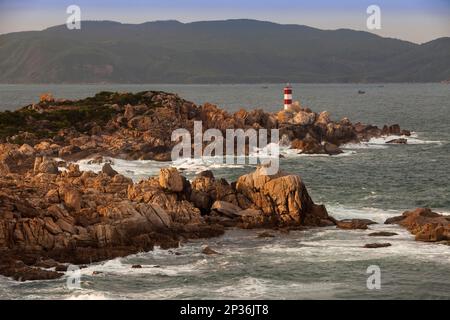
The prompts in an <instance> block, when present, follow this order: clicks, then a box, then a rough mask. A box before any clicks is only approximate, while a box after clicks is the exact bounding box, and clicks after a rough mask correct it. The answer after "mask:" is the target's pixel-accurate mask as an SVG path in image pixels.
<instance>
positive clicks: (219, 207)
mask: <svg viewBox="0 0 450 320" xmlns="http://www.w3.org/2000/svg"><path fill="white" fill-rule="evenodd" d="M211 210H215V211H217V212H219V213H220V214H222V215H225V216H227V217H229V218H236V217H238V216H239V212H241V211H242V210H241V208H239V207H238V206H237V205H234V204H232V203H230V202H226V201H216V202H214V203H213V205H212V207H211Z"/></svg>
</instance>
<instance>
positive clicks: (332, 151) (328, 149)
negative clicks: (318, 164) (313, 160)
mask: <svg viewBox="0 0 450 320" xmlns="http://www.w3.org/2000/svg"><path fill="white" fill-rule="evenodd" d="M323 149H324V150H325V153H328V154H329V155H337V154H341V153H342V152H343V151H342V150H341V149H340V148H339V147H338V146H337V145H335V144H332V143H325V145H324V146H323Z"/></svg>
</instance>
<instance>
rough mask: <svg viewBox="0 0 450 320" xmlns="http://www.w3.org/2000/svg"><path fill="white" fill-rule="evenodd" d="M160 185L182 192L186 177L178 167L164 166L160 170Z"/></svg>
mask: <svg viewBox="0 0 450 320" xmlns="http://www.w3.org/2000/svg"><path fill="white" fill-rule="evenodd" d="M159 185H160V186H161V188H163V189H166V190H169V191H173V192H181V191H183V189H184V179H183V177H182V176H181V174H180V173H179V172H178V170H177V169H176V168H163V169H161V170H160V172H159Z"/></svg>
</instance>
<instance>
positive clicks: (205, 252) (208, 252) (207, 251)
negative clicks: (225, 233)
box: [202, 246, 219, 255]
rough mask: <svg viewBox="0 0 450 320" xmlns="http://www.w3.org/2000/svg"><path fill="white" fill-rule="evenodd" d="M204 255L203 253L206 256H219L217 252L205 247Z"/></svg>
mask: <svg viewBox="0 0 450 320" xmlns="http://www.w3.org/2000/svg"><path fill="white" fill-rule="evenodd" d="M202 253H203V254H206V255H212V254H219V253H218V252H217V251H215V250H213V249H211V248H210V247H209V246H205V247H204V248H203V249H202Z"/></svg>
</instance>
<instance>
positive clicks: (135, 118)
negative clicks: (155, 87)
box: [0, 91, 410, 161]
mask: <svg viewBox="0 0 450 320" xmlns="http://www.w3.org/2000/svg"><path fill="white" fill-rule="evenodd" d="M194 121H202V126H203V130H206V129H209V128H214V129H219V130H221V131H222V132H223V133H225V130H226V129H249V128H254V129H259V128H266V129H275V128H276V129H279V136H280V138H281V139H282V140H283V141H284V142H286V143H289V144H290V145H291V148H293V149H298V150H299V152H302V153H308V154H311V153H313V154H317V153H324V154H331V155H333V154H339V153H341V152H342V150H341V149H340V148H339V146H341V145H343V144H345V143H350V142H352V143H358V142H360V141H365V140H368V139H370V138H373V137H379V136H382V135H405V136H409V135H410V132H409V131H407V130H402V129H401V128H400V126H399V125H398V124H393V125H385V126H383V128H378V127H377V126H374V125H369V124H362V123H356V124H353V123H351V121H350V120H349V119H347V118H344V119H342V120H340V121H332V120H331V118H330V114H329V113H328V112H327V111H324V112H321V113H316V112H313V111H312V110H311V109H309V108H307V107H304V108H302V107H300V104H299V103H298V102H297V103H294V104H293V105H292V107H291V109H290V110H282V111H280V112H277V113H269V112H264V111H263V110H261V109H256V110H252V111H246V110H243V109H241V110H239V111H237V112H235V113H233V114H230V113H228V112H226V111H225V110H222V109H220V108H219V107H217V106H216V105H213V104H210V103H205V104H203V105H200V106H198V105H196V104H194V103H192V102H190V101H186V100H184V99H182V98H180V97H179V96H178V95H176V94H170V93H165V92H159V91H144V92H139V93H136V94H132V93H114V92H100V93H98V94H96V95H95V96H94V97H89V98H86V99H81V100H66V99H54V98H53V97H52V95H50V94H44V95H42V96H41V98H40V101H39V102H38V103H36V104H31V105H28V106H25V107H23V108H21V109H19V110H17V111H14V112H8V111H7V112H2V113H0V142H3V143H5V142H9V143H14V144H19V145H22V144H28V145H30V146H32V147H33V148H34V149H35V150H36V152H37V153H38V154H39V155H42V156H52V157H56V156H57V157H60V158H62V159H66V160H69V159H70V160H74V159H83V158H88V157H93V156H94V155H104V156H111V157H115V158H122V159H127V160H137V159H141V160H160V161H167V160H170V152H171V150H172V148H173V146H174V145H175V144H176V143H177V142H174V141H171V133H172V132H173V131H174V130H175V129H178V128H185V129H187V130H189V131H190V132H191V134H192V133H193V128H194Z"/></svg>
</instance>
